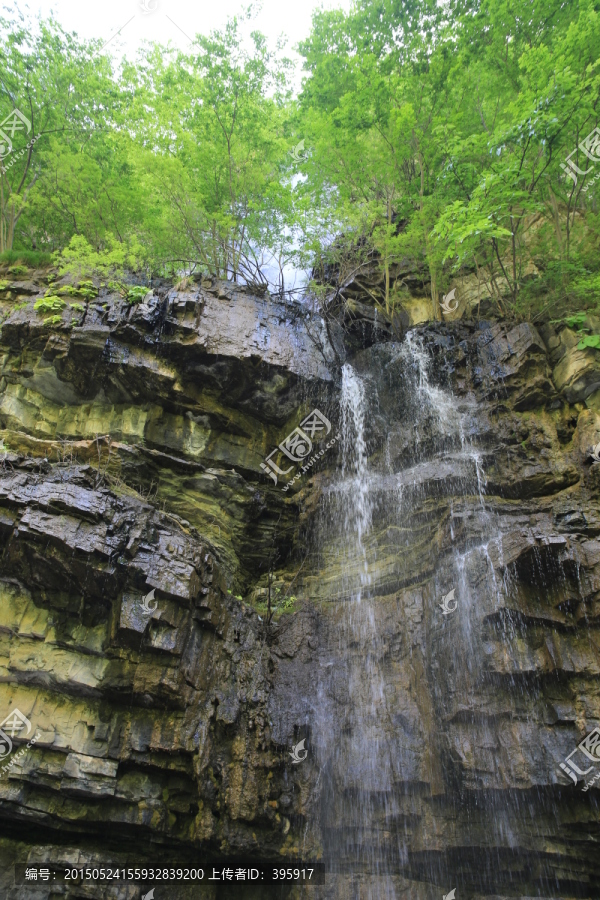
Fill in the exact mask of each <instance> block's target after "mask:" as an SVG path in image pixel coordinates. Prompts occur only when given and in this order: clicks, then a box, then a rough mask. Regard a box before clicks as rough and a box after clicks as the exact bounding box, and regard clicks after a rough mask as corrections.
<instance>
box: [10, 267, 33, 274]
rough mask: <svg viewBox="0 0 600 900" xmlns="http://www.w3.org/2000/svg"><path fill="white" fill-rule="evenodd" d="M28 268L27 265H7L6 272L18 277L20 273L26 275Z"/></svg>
mask: <svg viewBox="0 0 600 900" xmlns="http://www.w3.org/2000/svg"><path fill="white" fill-rule="evenodd" d="M28 271H29V269H28V268H27V266H9V267H8V272H9V274H10V275H14V276H15V277H19V276H20V275H27V272H28Z"/></svg>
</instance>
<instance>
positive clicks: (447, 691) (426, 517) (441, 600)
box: [311, 334, 535, 900]
mask: <svg viewBox="0 0 600 900" xmlns="http://www.w3.org/2000/svg"><path fill="white" fill-rule="evenodd" d="M368 356H369V364H368V365H366V364H365V365H364V366H363V372H366V373H368V374H361V373H360V372H359V370H358V369H357V368H356V367H353V366H352V365H350V364H346V365H345V366H344V367H343V371H342V388H341V416H340V418H341V431H342V444H341V446H342V460H341V465H340V468H339V471H338V474H337V476H336V477H335V478H334V480H333V482H332V483H331V484H330V485H329V487H328V488H327V489H326V491H325V503H324V506H323V511H322V515H321V521H320V524H319V526H318V529H317V536H316V540H315V544H316V547H317V551H316V552H317V554H318V555H320V560H321V562H320V565H321V578H322V583H323V587H324V593H326V594H327V600H326V601H325V602H324V604H323V605H324V612H325V618H326V626H325V627H326V629H327V641H326V643H327V644H328V645H329V647H330V648H333V647H335V648H336V652H335V660H336V662H333V661H332V660H331V659H328V658H322V659H321V662H320V669H319V673H318V678H317V687H316V691H315V698H314V702H313V714H312V727H311V732H312V740H313V745H314V748H315V755H316V759H317V761H318V765H319V767H320V774H319V781H318V787H319V798H320V802H319V805H318V813H317V814H316V818H317V819H318V830H319V833H320V840H321V845H322V848H323V854H324V858H325V860H326V863H327V866H328V870H329V872H330V873H333V875H334V876H335V877H339V879H341V880H340V883H339V884H340V886H339V887H338V888H337V889H336V891H337V893H336V894H335V896H336V897H337V896H339V897H340V898H341V897H357V898H358V897H360V898H361V900H367V898H368V900H371V898H373V900H375V898H385V900H392V898H396V897H400V896H403V897H404V896H406V884H407V883H408V882H407V881H406V880H405V879H407V878H408V877H409V875H410V877H411V878H412V879H414V878H416V877H417V878H419V879H422V880H423V881H426V882H429V883H433V884H435V885H436V886H437V887H436V889H439V890H440V894H439V896H440V900H441V897H442V895H443V893H449V892H450V891H451V889H453V888H456V887H457V884H456V876H455V874H454V870H455V865H454V860H453V859H452V852H453V846H452V839H451V836H450V834H446V835H444V828H446V826H445V824H444V823H445V820H446V819H447V817H448V816H450V817H452V816H454V817H456V818H457V819H460V820H461V822H462V826H463V829H464V831H465V832H466V833H467V834H468V835H470V839H471V840H472V841H473V844H474V845H476V844H477V842H478V840H479V837H478V835H479V834H480V832H481V829H482V828H483V829H484V830H485V833H486V836H487V840H488V842H489V845H490V847H493V848H494V853H496V854H497V858H496V859H495V860H494V862H493V863H492V862H490V867H491V868H493V867H494V865H497V866H498V867H500V868H501V866H502V863H501V858H500V853H501V851H507V852H508V851H510V850H511V848H512V847H513V845H514V843H515V838H514V833H513V832H514V827H515V824H516V825H517V826H520V825H523V823H524V822H525V820H527V824H526V826H525V825H523V827H527V828H529V829H530V830H532V832H534V831H535V823H534V822H533V817H532V814H531V812H530V811H526V810H524V809H523V810H522V809H520V807H519V801H518V799H516V800H515V805H514V807H513V808H512V809H511V810H509V809H508V808H503V807H499V806H498V804H497V803H495V801H494V800H493V796H492V794H490V795H489V796H487V795H486V794H485V791H486V789H487V788H489V789H490V790H491V789H492V788H493V785H494V784H495V781H494V779H495V778H497V777H498V771H497V763H496V760H495V747H496V743H497V734H496V727H495V723H494V722H493V721H492V723H491V725H490V724H488V722H487V719H486V716H485V712H484V711H482V710H480V709H478V708H477V704H476V700H477V698H478V697H479V698H481V697H483V698H486V697H488V695H489V685H488V683H487V680H486V678H487V676H486V659H487V658H486V655H485V646H483V647H482V638H481V635H482V634H483V633H488V634H491V632H490V628H491V629H492V632H493V629H494V628H496V631H497V634H500V636H501V638H502V640H504V641H505V642H506V643H507V644H510V642H511V641H514V640H516V639H517V636H516V634H515V632H514V628H513V627H512V625H511V624H510V617H509V620H508V625H507V623H506V622H504V620H501V619H499V620H498V622H499V623H500V624H498V623H496V625H492V626H487V625H485V623H486V622H487V620H488V619H489V620H490V621H495V620H494V616H496V615H500V612H501V610H502V609H503V607H504V605H505V598H506V596H507V594H508V593H509V592H510V590H511V584H510V577H509V576H508V575H506V576H505V578H504V579H502V578H500V579H499V578H498V577H497V575H496V568H497V567H498V565H499V562H500V561H501V555H502V533H501V527H500V522H499V519H498V517H497V515H496V514H494V513H493V512H492V510H491V509H490V508H488V504H486V500H485V483H486V479H485V472H484V468H483V461H482V453H481V451H480V449H479V448H478V446H477V437H478V429H479V425H478V421H477V418H478V417H477V409H476V404H475V401H474V400H470V399H469V398H468V397H467V398H465V397H462V398H460V399H459V398H456V397H455V396H453V394H452V393H451V391H450V390H449V389H447V388H445V387H440V386H439V385H437V384H434V383H433V382H432V379H431V376H430V369H431V359H430V357H429V355H428V353H427V351H426V349H425V347H424V345H423V343H422V341H421V339H420V338H418V337H416V336H414V335H411V334H409V335H408V336H407V338H406V339H405V341H404V342H403V343H402V344H401V345H393V344H387V345H379V346H378V347H376V348H372V350H371V352H370V353H369V354H368ZM378 441H379V446H378ZM332 572H333V573H335V575H332V574H331V573H332ZM484 626H485V627H484ZM486 628H487V632H486ZM492 636H493V634H492ZM489 702H490V704H492V697H491V695H489ZM477 718H479V720H480V721H479V725H478V730H477V734H478V739H480V740H481V741H482V743H483V746H482V747H477V748H475V747H473V746H472V743H471V735H470V728H469V722H471V721H475V720H476V719H477ZM474 755H476V756H477V759H476V760H475V761H474V762H473V757H474ZM463 758H464V761H465V770H466V772H467V776H466V777H467V782H466V783H465V784H464V785H463V789H462V792H461V791H457V790H455V789H454V788H453V787H452V784H451V782H452V780H453V779H454V778H456V771H457V766H458V761H459V760H460V759H463ZM440 760H441V761H442V762H440ZM415 784H416V785H418V790H416V789H415ZM411 786H412V787H411ZM475 788H477V790H475ZM465 791H470V792H471V793H469V794H468V795H467V794H466V793H465ZM482 798H483V800H482ZM438 807H439V808H440V809H442V810H443V815H441V814H440V809H438ZM438 844H439V846H440V847H443V852H440V853H439V854H438V856H437V859H436V862H435V863H427V862H426V861H422V862H419V855H418V853H417V850H418V848H419V847H423V848H426V847H428V846H429V847H431V846H438ZM458 849H459V848H457V851H458ZM444 860H445V861H444ZM487 877H488V875H487V874H486V873H485V872H484V871H483V870H480V869H477V870H474V871H470V872H469V874H468V876H467V877H466V881H467V882H468V883H469V884H471V885H473V884H480V885H482V886H485V885H486V884H487V882H486V878H487ZM490 877H491V876H490ZM344 879H345V880H344ZM328 896H329V895H328ZM459 897H460V895H459Z"/></svg>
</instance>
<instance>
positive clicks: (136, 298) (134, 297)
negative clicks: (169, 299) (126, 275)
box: [126, 284, 150, 306]
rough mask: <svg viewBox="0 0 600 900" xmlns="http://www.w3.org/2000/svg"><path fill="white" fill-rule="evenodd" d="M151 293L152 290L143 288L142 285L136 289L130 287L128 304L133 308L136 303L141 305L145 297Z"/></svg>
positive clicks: (135, 287) (135, 286)
mask: <svg viewBox="0 0 600 900" xmlns="http://www.w3.org/2000/svg"><path fill="white" fill-rule="evenodd" d="M149 293H150V289H149V288H147V287H142V285H137V284H136V285H134V287H130V288H129V290H128V291H127V298H126V303H127V304H128V305H129V306H133V304H134V303H141V302H142V300H144V298H145V297H147V295H148V294H149Z"/></svg>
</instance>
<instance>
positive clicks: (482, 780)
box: [0, 277, 600, 900]
mask: <svg viewBox="0 0 600 900" xmlns="http://www.w3.org/2000/svg"><path fill="white" fill-rule="evenodd" d="M43 290H44V285H43V283H42V282H41V280H37V281H36V278H35V277H32V279H31V280H30V281H27V282H20V283H15V284H13V285H12V286H11V289H10V290H9V291H6V292H5V294H4V299H3V300H2V314H3V317H4V318H3V324H2V336H1V347H0V349H1V351H2V371H1V373H0V375H1V381H0V429H1V431H0V436H1V437H2V439H3V442H4V451H3V453H2V455H1V456H0V464H1V470H0V541H1V544H0V548H1V549H0V552H1V554H2V555H1V558H0V559H1V571H0V579H1V580H0V592H1V599H0V647H1V657H0V664H1V666H2V678H1V682H0V701H1V703H0V714H1V718H2V719H4V718H6V717H7V716H9V714H10V713H11V711H12V710H14V709H15V708H16V709H18V710H19V711H20V713H21V714H22V715H23V716H24V717H26V719H27V720H28V721H29V722H30V723H31V728H32V731H31V734H29V733H28V734H25V733H24V731H21V732H20V733H17V734H16V735H14V736H13V748H12V753H11V754H10V755H8V756H7V757H6V758H5V759H4V760H1V761H0V816H1V822H2V826H1V832H0V835H1V837H0V855H1V857H2V861H3V866H2V874H1V875H0V879H1V881H0V890H2V892H3V896H7V897H9V898H11V900H22V898H29V897H40V898H44V900H46V898H55V897H59V896H61V897H62V896H64V897H82V896H85V897H94V898H95V897H98V898H100V897H110V898H115V900H122V898H129V897H137V896H139V893H140V892H139V889H135V890H134V889H133V888H130V887H125V886H122V885H110V886H103V887H96V888H94V887H92V886H89V887H87V888H86V889H85V891H86V892H84V893H82V891H83V888H78V887H75V886H74V887H69V886H68V885H55V886H50V887H45V886H44V885H37V886H35V887H34V886H31V885H29V886H26V887H23V886H22V887H19V886H15V885H14V883H13V875H12V870H11V866H12V864H13V863H14V862H47V863H53V864H57V865H58V864H63V863H64V864H67V863H68V864H72V865H76V866H78V867H79V866H82V865H83V866H85V865H98V864H99V862H101V861H102V862H104V863H105V864H108V863H109V862H110V863H111V864H112V865H117V864H118V865H119V866H123V865H124V866H127V865H140V863H142V862H144V863H146V864H147V863H148V861H150V860H152V861H153V862H155V863H158V862H160V863H161V864H166V865H168V864H169V861H173V860H174V859H176V860H178V861H181V862H185V861H187V862H192V861H193V862H194V863H195V864H198V861H199V858H200V857H201V856H202V855H210V856H211V858H217V857H218V856H219V855H221V856H224V855H228V854H231V855H233V854H238V855H240V856H241V855H244V856H253V857H254V858H262V859H271V858H274V857H279V858H281V859H282V860H285V859H287V858H295V857H305V858H307V859H316V858H324V859H325V860H326V862H327V864H328V865H329V866H330V867H331V868H333V869H334V870H335V875H334V876H331V877H330V878H329V879H328V882H327V884H326V885H325V887H323V888H317V887H313V888H311V891H312V892H313V893H314V894H315V896H323V897H340V898H341V897H350V896H356V897H378V896H381V897H388V896H389V897H393V896H410V897H415V898H417V897H418V898H421V897H422V898H426V897H433V896H438V895H439V896H442V894H446V893H448V892H449V891H450V890H451V889H452V888H456V889H457V895H456V896H457V897H458V898H461V897H469V896H470V897H490V898H491V897H509V896H510V897H515V896H518V897H529V896H531V897H533V896H542V897H576V896H577V897H594V896H597V895H598V893H599V891H600V886H599V883H600V872H599V871H598V869H599V866H600V864H599V863H598V860H597V854H595V853H594V846H595V842H597V839H598V836H599V831H598V825H597V821H598V815H597V813H598V810H597V788H596V787H595V786H593V787H591V788H590V789H589V790H588V791H587V792H584V791H582V786H583V780H582V779H579V783H578V785H577V786H575V785H573V784H572V782H571V781H570V780H569V778H568V777H566V776H565V775H564V773H563V772H562V771H561V769H560V766H559V764H560V763H561V762H562V761H563V760H564V759H565V757H566V756H567V755H568V754H570V753H571V752H572V751H573V750H574V749H575V748H576V746H577V744H578V742H579V741H580V740H581V738H582V737H583V736H584V735H585V734H586V733H588V732H590V731H591V730H592V729H593V728H594V727H595V726H596V725H598V724H599V722H600V700H599V699H598V691H597V688H596V683H597V680H598V679H597V675H598V672H599V671H600V656H599V653H598V630H597V629H598V596H599V594H598V592H599V591H600V582H598V579H599V578H600V542H598V540H597V537H598V534H599V532H600V508H599V503H598V487H599V486H600V475H599V470H600V466H597V465H596V464H595V463H594V462H593V457H592V456H591V453H592V451H593V450H594V448H595V446H596V444H598V442H600V415H598V414H597V413H596V409H595V407H596V404H595V391H596V390H597V384H600V364H598V363H597V362H596V352H595V351H594V350H589V349H588V350H585V351H579V350H577V346H576V341H575V340H573V338H572V336H571V334H572V333H571V332H570V331H569V330H568V329H563V330H562V331H561V332H560V333H554V332H553V331H552V330H551V329H549V328H548V329H545V330H542V331H541V332H540V331H537V330H536V329H535V328H534V327H533V326H531V325H528V324H521V325H507V324H501V323H485V322H480V323H476V322H466V321H456V322H453V323H452V324H446V325H444V324H437V325H431V326H422V329H421V330H420V331H419V333H417V332H412V333H411V334H410V335H409V337H408V339H406V340H404V342H403V343H402V342H401V341H399V340H398V333H397V329H396V330H395V329H394V328H390V329H389V330H388V332H386V333H383V334H382V333H380V332H379V331H377V330H372V331H370V332H369V334H368V336H367V340H366V342H367V343H369V341H375V340H381V339H382V338H385V340H384V341H383V342H380V343H372V344H371V346H368V347H363V349H359V350H357V338H356V334H353V335H352V337H351V340H349V341H347V342H346V349H345V348H344V340H343V333H342V329H341V328H340V327H339V326H338V325H336V323H331V322H330V323H328V324H327V325H326V324H325V323H323V322H322V321H321V320H319V319H318V318H315V317H312V316H309V315H308V314H307V313H306V312H305V311H304V310H303V309H302V308H297V307H293V308H292V307H285V306H283V305H281V304H277V303H275V302H274V301H272V300H269V299H268V298H258V297H253V296H251V295H249V294H248V293H246V292H245V291H244V290H242V289H240V288H238V287H236V286H234V285H229V284H222V283H216V282H214V283H213V282H205V283H203V284H200V285H192V286H191V287H190V288H188V289H186V290H183V291H176V290H174V289H173V288H170V287H169V286H168V285H162V286H157V287H156V288H155V290H154V291H153V292H152V294H151V295H150V296H148V297H147V298H146V299H145V301H144V302H143V303H142V304H141V305H137V306H135V305H133V306H129V305H128V304H127V303H126V302H125V301H123V300H122V299H121V298H120V297H118V296H114V295H109V294H107V295H101V296H100V297H99V298H97V299H96V300H92V301H90V302H88V303H87V304H85V307H84V309H83V311H81V310H72V309H71V308H66V309H65V311H64V312H63V313H62V319H63V324H62V325H57V324H56V323H48V322H47V323H44V321H43V317H42V316H41V315H38V314H37V313H36V312H35V311H34V308H33V303H34V301H35V299H36V297H37V296H38V295H41V293H42V292H43ZM392 324H393V323H392ZM344 362H345V363H346V365H350V366H351V370H348V369H346V370H345V371H344V373H342V370H341V365H342V363H344ZM596 367H597V368H596ZM348 371H351V373H352V377H353V378H355V379H357V380H358V381H359V382H360V384H361V385H362V388H361V389H362V390H363V391H364V398H363V400H364V402H363V421H362V425H363V426H364V435H363V438H364V441H365V448H364V454H363V457H364V460H363V467H362V469H361V470H360V471H359V470H358V469H357V468H356V467H354V468H353V465H352V460H353V459H354V457H353V456H352V454H353V453H354V451H355V448H356V441H357V435H356V422H354V425H353V426H352V427H350V425H351V424H352V423H350V425H349V423H348V421H347V416H345V413H344V408H343V405H342V407H341V406H340V399H341V397H342V394H343V391H344V384H345V383H346V382H345V381H344V379H346V380H347V378H348V377H349V376H348ZM596 378H597V381H596ZM315 408H317V409H318V410H320V411H321V414H322V416H324V417H325V419H326V420H327V421H328V422H330V423H331V425H332V432H333V433H334V434H335V433H339V434H342V436H343V439H342V440H340V441H339V442H338V443H337V444H336V445H335V446H332V447H331V449H329V450H327V452H325V453H324V454H323V455H322V456H321V458H320V459H318V460H316V462H315V464H314V466H312V468H310V469H309V470H308V471H306V473H304V474H303V475H302V477H301V478H300V479H299V480H298V481H297V482H296V483H295V484H294V485H293V486H292V487H290V489H289V490H288V491H287V492H284V491H283V490H282V486H283V485H284V484H285V483H286V482H287V481H289V480H291V478H292V477H293V475H294V474H297V473H299V472H300V467H299V465H296V466H294V464H293V461H292V460H289V465H288V464H287V463H286V466H283V463H282V458H283V459H285V457H281V456H279V457H274V458H275V459H277V460H278V465H279V467H280V468H281V469H282V471H283V470H286V469H290V472H289V474H288V475H285V476H281V475H279V474H277V483H274V481H273V478H272V477H269V471H268V467H267V470H265V469H261V463H263V464H264V459H265V458H266V457H267V455H268V454H269V453H270V452H271V451H272V450H273V449H274V448H275V447H276V446H277V445H278V444H280V443H281V442H282V441H283V440H284V438H285V437H286V435H289V434H290V433H291V432H292V431H293V429H294V428H295V427H296V426H297V425H298V424H299V423H300V422H301V421H304V420H305V418H306V416H307V415H308V414H309V413H310V411H311V410H313V409H315ZM353 428H354V431H353ZM313 437H315V436H314V435H313ZM321 440H322V441H323V443H321ZM315 444H317V447H316V449H319V448H322V447H324V446H325V439H324V438H322V439H321V438H320V436H319V434H318V433H317V435H316V437H315ZM361 458H362V457H361ZM288 459H289V458H288ZM271 471H273V470H272V469H271ZM361 486H362V487H361ZM358 488H360V490H358ZM361 491H362V494H361V493H360V492H361ZM359 494H360V497H361V498H362V499H361V500H360V503H359V502H358V500H357V499H356V498H357V497H358V496H359ZM361 504H362V505H361ZM367 507H368V516H366V514H365V516H366V517H363V518H362V519H361V515H362V514H363V513H364V510H365V509H367ZM361 511H362V512H361ZM363 525H364V526H365V529H364V533H362V532H361V534H360V540H359V544H357V543H356V540H357V538H356V533H357V529H358V530H359V531H360V530H361V528H362V526H363ZM357 547H358V548H359V550H360V552H358V551H357V552H354V550H356V548H357ZM270 571H271V572H272V573H273V574H272V576H271V577H270V576H269V572H270ZM365 573H366V575H365ZM597 582H598V583H597ZM357 585H359V586H361V587H360V591H361V592H362V594H361V600H360V603H361V604H362V606H360V607H359V606H357V605H356V603H357V601H356V593H357ZM451 590H454V602H456V604H457V605H456V607H455V610H454V611H453V612H451V613H449V614H444V612H443V610H442V609H441V608H440V602H441V600H442V597H443V596H447V595H448V594H449V593H450V591H451ZM269 594H270V597H271V601H272V606H273V607H275V608H276V614H275V616H274V618H273V619H272V620H270V611H269V605H268V596H269ZM450 605H452V603H451V604H450ZM367 612H368V615H367V614H366V613H367ZM33 734H35V735H36V742H35V745H33V746H31V747H30V748H28V749H27V750H26V752H25V753H23V754H22V755H19V756H18V758H16V759H15V761H14V763H13V764H10V762H11V759H14V758H15V757H16V756H17V753H18V752H19V750H20V749H22V748H23V747H25V746H26V744H27V742H28V741H30V739H31V735H33ZM301 739H304V740H305V744H306V747H307V748H308V750H309V753H308V756H307V758H306V759H305V760H304V761H303V762H302V763H300V764H295V763H294V762H293V761H292V759H291V758H290V750H291V749H292V746H293V745H294V744H296V743H297V742H298V741H300V740H301ZM581 759H582V760H583V759H585V757H581ZM2 765H4V766H5V769H4V770H2ZM589 765H590V767H592V766H593V764H592V763H591V762H590V763H589ZM587 766H588V764H586V766H585V768H587ZM581 768H584V767H583V766H581ZM594 771H600V769H597V768H594ZM592 774H593V772H592V773H590V775H589V776H588V777H591V776H592ZM374 872H379V873H380V875H379V877H375V876H374V874H373V873H374ZM164 890H168V894H166V896H169V897H176V898H188V897H190V898H191V897H195V896H213V895H214V896H220V894H218V893H216V891H217V888H214V887H211V888H197V889H194V888H191V887H182V886H170V887H169V888H168V889H167V888H165V889H164ZM299 893H300V890H299V889H298V888H291V889H290V890H289V895H290V896H296V895H299ZM236 896H248V897H251V896H261V894H260V892H259V893H252V889H251V888H250V887H248V886H247V887H245V888H244V887H242V886H238V885H236ZM157 900H160V898H159V897H158V892H157Z"/></svg>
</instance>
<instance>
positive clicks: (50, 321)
mask: <svg viewBox="0 0 600 900" xmlns="http://www.w3.org/2000/svg"><path fill="white" fill-rule="evenodd" d="M44 325H62V316H48V318H47V319H44Z"/></svg>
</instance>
